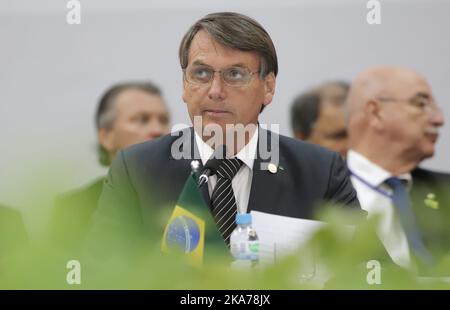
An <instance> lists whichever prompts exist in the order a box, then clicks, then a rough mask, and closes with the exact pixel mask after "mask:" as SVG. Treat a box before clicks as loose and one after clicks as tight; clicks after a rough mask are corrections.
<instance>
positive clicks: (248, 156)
mask: <svg viewBox="0 0 450 310" xmlns="http://www.w3.org/2000/svg"><path fill="white" fill-rule="evenodd" d="M194 133H195V143H196V144H197V147H198V151H199V153H200V158H201V160H202V164H203V165H205V164H206V162H207V161H208V159H209V158H210V157H211V155H212V154H213V153H214V150H213V149H212V148H211V147H210V146H209V145H208V144H206V143H205V142H204V141H203V139H202V138H201V137H200V135H199V134H198V133H197V132H196V131H195V130H194ZM258 136H259V126H258V127H257V128H256V130H255V132H254V133H253V135H252V137H251V138H250V141H249V142H248V143H247V144H246V145H245V146H244V147H243V148H242V150H240V151H239V153H237V154H236V156H235V158H238V159H240V160H242V162H243V163H244V164H245V165H246V166H247V167H248V168H250V170H252V169H253V163H254V161H255V157H256V150H257V148H258Z"/></svg>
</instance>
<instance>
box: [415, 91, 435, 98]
mask: <svg viewBox="0 0 450 310" xmlns="http://www.w3.org/2000/svg"><path fill="white" fill-rule="evenodd" d="M413 98H425V99H431V96H430V94H428V93H424V92H418V93H416V94H415V95H414V96H413Z"/></svg>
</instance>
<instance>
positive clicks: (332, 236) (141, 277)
mask: <svg viewBox="0 0 450 310" xmlns="http://www.w3.org/2000/svg"><path fill="white" fill-rule="evenodd" d="M42 188H43V187H42V186H41V187H39V191H42ZM31 192H32V191H31ZM39 194H40V195H42V192H40V193H39ZM29 196H30V202H33V208H37V209H39V208H45V207H47V206H41V205H39V203H36V201H37V200H34V199H33V195H31V194H30V195H29ZM440 206H441V208H443V207H446V206H448V204H446V203H445V202H441V203H440ZM351 216H352V214H350V213H348V211H342V210H341V209H340V208H327V209H326V211H323V212H322V213H321V214H319V215H318V217H319V218H320V219H322V220H325V221H326V222H328V223H329V225H328V226H327V227H326V228H324V229H322V230H320V231H319V232H318V233H317V234H316V235H315V236H314V237H313V238H312V240H311V241H310V243H309V244H308V245H306V246H305V247H303V248H302V249H299V250H298V253H294V254H293V255H290V256H287V257H284V258H281V259H279V260H278V261H277V263H276V264H273V265H269V266H265V267H264V268H253V269H247V270H236V269H232V268H230V261H229V257H223V256H222V255H220V254H219V252H218V253H217V255H215V256H214V257H213V258H210V259H208V260H207V261H205V262H204V264H203V266H201V267H194V266H190V265H189V264H187V262H186V261H185V259H184V258H183V255H181V254H176V253H174V254H170V255H169V254H163V253H161V251H160V244H159V242H158V240H157V238H155V240H153V241H151V242H150V241H149V239H145V238H142V239H139V238H138V239H136V243H135V244H134V245H133V249H139V250H138V251H137V252H136V253H135V254H134V255H126V254H127V253H126V252H127V251H129V248H128V247H127V248H123V249H116V250H117V251H116V253H117V254H119V255H114V256H111V257H107V258H102V259H96V258H93V257H90V256H89V255H88V254H86V252H85V251H84V249H83V247H82V246H81V247H77V248H74V247H73V248H67V247H61V246H59V245H58V244H55V243H53V242H52V241H51V239H52V238H48V236H45V237H42V238H38V239H37V240H36V239H33V238H32V239H31V241H30V242H28V243H24V244H23V246H21V247H16V248H14V249H13V250H9V251H3V252H2V253H0V289H64V290H65V289H68V290H73V289H75V290H76V289H171V290H173V289H175V290H178V289H190V290H195V289H227V290H228V289H230V290H237V289H389V290H390V289H450V281H449V280H448V278H447V280H445V279H444V278H441V277H439V276H440V275H444V276H445V275H446V276H449V271H450V255H449V254H448V251H441V254H442V253H444V254H443V255H440V257H439V261H438V264H437V265H436V266H435V267H433V268H432V269H431V270H429V274H432V275H437V276H435V277H432V278H421V277H420V276H419V275H418V273H417V271H416V270H405V269H402V268H399V267H398V266H396V265H394V264H393V263H392V262H390V261H389V260H388V259H385V257H384V254H383V249H382V247H380V243H379V241H378V240H377V238H376V235H375V234H374V230H375V226H376V219H372V220H370V221H363V222H361V223H360V224H359V225H358V227H357V228H356V229H355V232H354V234H353V237H352V238H348V230H347V229H346V227H345V224H346V223H348V222H349V218H350V217H351ZM35 220H36V221H43V220H44V219H42V218H39V217H36V219H35ZM68 221H70V219H68ZM161 221H164V219H163V218H161ZM350 222H351V221H350ZM69 224H70V223H64V222H61V223H59V225H60V226H61V227H60V228H61V229H60V230H59V231H60V232H62V233H63V232H64V231H65V227H71V226H70V225H69ZM446 229H447V231H446V233H449V231H450V225H447V227H446ZM14 237H15V236H11V238H10V241H9V242H11V240H13V241H12V242H14ZM16 237H17V238H19V236H16ZM59 237H60V238H58V239H60V240H61V239H64V238H63V236H59ZM61 237H62V238H61ZM17 242H19V241H18V240H17ZM96 242H97V244H94V247H97V249H98V250H99V251H102V247H103V246H104V244H103V242H108V241H107V239H106V238H105V239H104V240H103V239H102V237H101V236H100V237H99V238H97V239H96ZM81 244H82V243H81ZM304 253H312V257H313V266H312V265H311V261H309V262H307V261H306V260H307V259H310V258H311V255H304ZM120 254H125V255H120ZM305 257H306V258H305ZM308 257H309V258H308ZM374 259H375V260H377V261H379V262H380V267H381V270H380V272H381V273H380V280H381V284H373V285H371V284H369V283H368V281H367V277H368V274H369V273H370V272H371V271H372V270H373V269H372V268H368V267H367V262H368V261H370V260H374ZM70 260H78V261H79V262H80V264H81V270H80V271H81V273H80V275H81V284H79V285H70V284H68V282H67V280H66V278H67V275H68V273H70V271H71V270H72V269H70V268H67V267H66V266H67V262H68V261H70ZM304 266H309V267H307V268H306V269H307V270H305V269H302V268H304ZM311 268H312V269H311Z"/></svg>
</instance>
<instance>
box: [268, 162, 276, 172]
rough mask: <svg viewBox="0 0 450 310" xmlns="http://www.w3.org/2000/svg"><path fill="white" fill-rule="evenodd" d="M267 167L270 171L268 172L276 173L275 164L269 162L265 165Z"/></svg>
mask: <svg viewBox="0 0 450 310" xmlns="http://www.w3.org/2000/svg"><path fill="white" fill-rule="evenodd" d="M267 169H268V170H269V171H270V173H277V170H278V167H277V166H276V165H275V164H273V163H270V164H269V165H268V166H267Z"/></svg>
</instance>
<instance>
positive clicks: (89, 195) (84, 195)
mask: <svg viewBox="0 0 450 310" xmlns="http://www.w3.org/2000/svg"><path fill="white" fill-rule="evenodd" d="M103 180H104V178H99V179H97V180H95V181H92V182H91V183H89V184H87V185H85V186H83V187H81V188H77V189H74V190H71V191H69V192H66V193H63V194H61V195H59V196H58V197H56V199H55V204H56V205H57V206H58V205H70V204H72V203H76V204H79V203H80V202H87V201H93V200H94V201H95V200H97V199H98V197H99V196H100V193H101V190H102V186H103Z"/></svg>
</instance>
